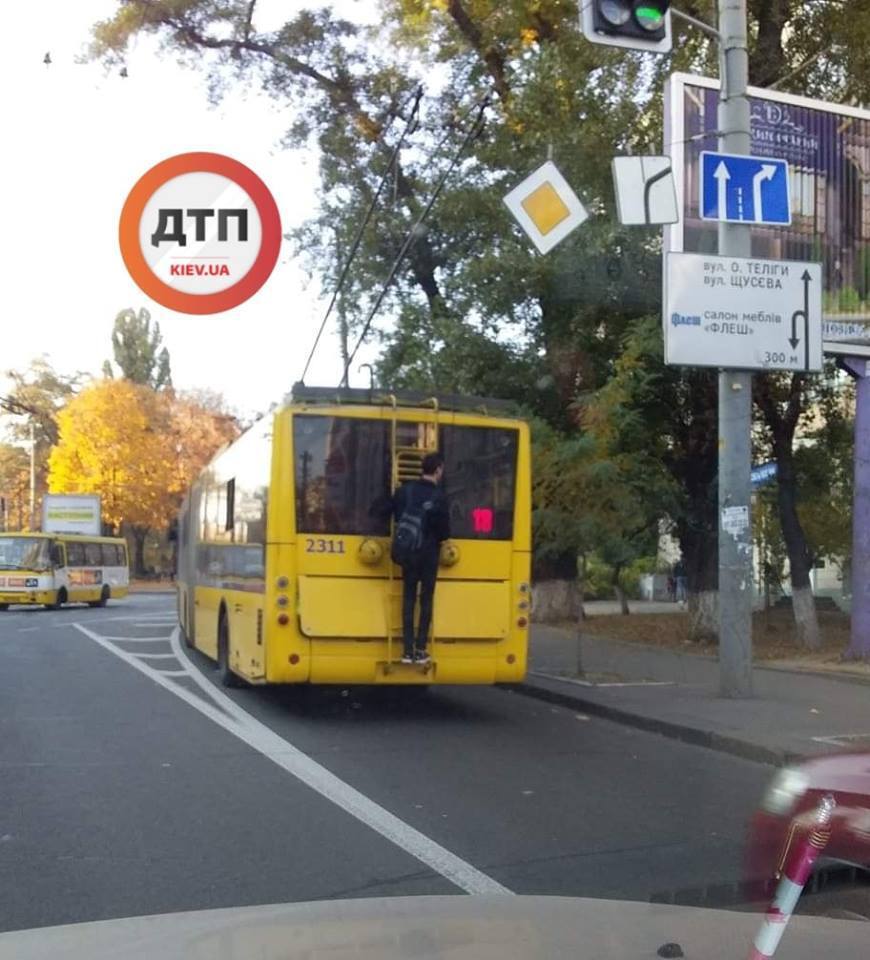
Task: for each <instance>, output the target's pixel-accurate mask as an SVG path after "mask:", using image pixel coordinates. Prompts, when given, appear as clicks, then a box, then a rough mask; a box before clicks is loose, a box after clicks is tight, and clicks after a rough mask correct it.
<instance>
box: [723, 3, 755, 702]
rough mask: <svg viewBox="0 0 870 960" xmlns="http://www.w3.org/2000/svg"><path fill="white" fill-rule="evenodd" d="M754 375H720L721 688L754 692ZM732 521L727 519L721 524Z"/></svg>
mask: <svg viewBox="0 0 870 960" xmlns="http://www.w3.org/2000/svg"><path fill="white" fill-rule="evenodd" d="M719 33H720V37H721V40H720V70H719V75H720V94H719V118H718V119H719V130H720V137H719V149H720V150H721V151H722V152H723V153H734V154H748V153H749V152H750V116H749V98H748V96H747V93H746V89H747V86H748V85H749V55H748V50H747V43H746V33H747V30H746V0H719ZM719 253H720V254H722V255H725V256H732V257H749V256H751V255H752V246H751V237H750V228H749V227H748V226H745V225H743V224H736V223H720V224H719ZM751 435H752V374H750V373H745V372H742V371H737V370H721V371H720V372H719V692H720V694H721V695H722V696H723V697H749V696H751V695H752V525H751V503H750V498H751V492H752V489H751V481H750V472H751V469H752V439H751ZM726 518H727V519H728V523H727V524H725V523H724V522H723V521H725V519H726Z"/></svg>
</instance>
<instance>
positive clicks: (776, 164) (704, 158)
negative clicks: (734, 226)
mask: <svg viewBox="0 0 870 960" xmlns="http://www.w3.org/2000/svg"><path fill="white" fill-rule="evenodd" d="M699 183H700V189H701V197H700V210H701V219H702V220H724V221H727V222H728V223H761V224H768V225H771V226H788V225H789V224H790V223H791V197H790V191H789V175H788V162H787V161H786V160H775V159H773V158H770V157H744V156H739V155H733V154H728V153H712V152H709V151H704V152H702V153H701V176H700V178H699Z"/></svg>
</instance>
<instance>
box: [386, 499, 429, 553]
mask: <svg viewBox="0 0 870 960" xmlns="http://www.w3.org/2000/svg"><path fill="white" fill-rule="evenodd" d="M432 507H433V503H432V501H431V500H428V499H426V500H418V501H417V502H416V503H415V502H414V497H413V492H412V491H409V493H408V503H407V504H406V505H405V509H404V510H403V511H402V515H401V516H400V517H399V519H398V521H397V523H396V529H395V530H394V531H393V543H392V546H391V548H390V556H391V557H392V558H393V563H396V564H398V565H399V566H400V567H407V566H411V565H412V564H414V563H415V562H416V561H417V559H418V558H419V557H420V554H421V553H422V552H423V534H424V531H425V527H426V514H427V513H428V511H429V510H431V509H432Z"/></svg>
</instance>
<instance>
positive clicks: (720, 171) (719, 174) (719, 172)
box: [713, 160, 731, 218]
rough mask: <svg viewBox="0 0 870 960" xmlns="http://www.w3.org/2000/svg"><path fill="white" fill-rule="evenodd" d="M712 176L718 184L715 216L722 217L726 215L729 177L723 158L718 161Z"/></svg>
mask: <svg viewBox="0 0 870 960" xmlns="http://www.w3.org/2000/svg"><path fill="white" fill-rule="evenodd" d="M713 176H714V177H715V178H716V183H717V184H718V185H719V200H718V203H719V209H718V212H717V216H719V217H722V218H724V217H727V216H728V206H727V203H728V181H729V180H730V179H731V174H730V173H729V172H728V167H726V166H725V162H724V161H723V160H720V161H719V166H718V167H716V170H715V172H714V173H713Z"/></svg>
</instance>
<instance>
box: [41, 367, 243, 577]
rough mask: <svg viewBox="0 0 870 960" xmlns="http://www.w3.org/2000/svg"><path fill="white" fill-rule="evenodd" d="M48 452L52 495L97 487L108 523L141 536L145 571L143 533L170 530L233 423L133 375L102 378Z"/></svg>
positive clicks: (61, 417) (71, 407)
mask: <svg viewBox="0 0 870 960" xmlns="http://www.w3.org/2000/svg"><path fill="white" fill-rule="evenodd" d="M57 423H58V433H59V440H58V443H57V444H56V446H55V447H54V448H53V449H52V451H51V455H50V457H49V476H48V482H49V490H50V491H51V492H52V493H99V494H100V496H101V498H102V513H103V522H104V523H105V524H106V525H107V526H108V527H111V528H112V529H113V530H114V531H115V532H119V531H120V530H121V528H122V525H126V526H127V527H129V528H130V530H131V531H132V533H133V535H134V538H135V541H136V559H135V567H136V570H137V571H139V572H141V571H142V569H143V552H144V544H145V537H146V535H147V533H148V531H149V530H152V529H162V528H165V527H166V526H167V525H168V524H169V522H170V520H171V519H172V518H173V517H174V515H175V513H176V512H177V510H178V506H179V503H180V501H181V497H182V496H183V493H184V491H185V490H186V489H187V487H188V486H189V484H190V482H191V481H192V479H193V478H194V477H195V476H196V474H197V473H198V472H199V471H200V470H201V469H202V467H203V466H204V464H205V463H206V462H207V461H208V460H209V459H210V457H211V456H212V455H213V454H214V452H215V450H216V449H217V448H218V447H220V446H221V445H222V444H223V443H224V442H225V441H226V440H227V439H231V438H232V437H233V436H235V434H236V432H237V429H236V426H235V421H234V420H233V419H232V418H231V417H228V416H226V415H221V414H218V413H216V412H215V411H214V410H211V409H206V408H205V407H203V406H202V405H201V404H199V403H197V402H196V400H195V399H193V398H190V397H184V396H181V397H179V396H175V395H174V394H172V393H168V392H159V393H158V392H156V391H154V390H152V389H151V388H149V387H146V386H142V385H140V384H136V383H131V382H130V381H129V380H102V381H98V382H96V383H94V384H92V385H91V386H89V387H87V388H86V389H84V390H82V392H81V393H79V394H78V396H76V397H74V398H73V399H72V400H71V401H70V402H69V404H67V406H66V407H64V409H63V410H62V411H61V412H60V413H59V414H58V417H57Z"/></svg>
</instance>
